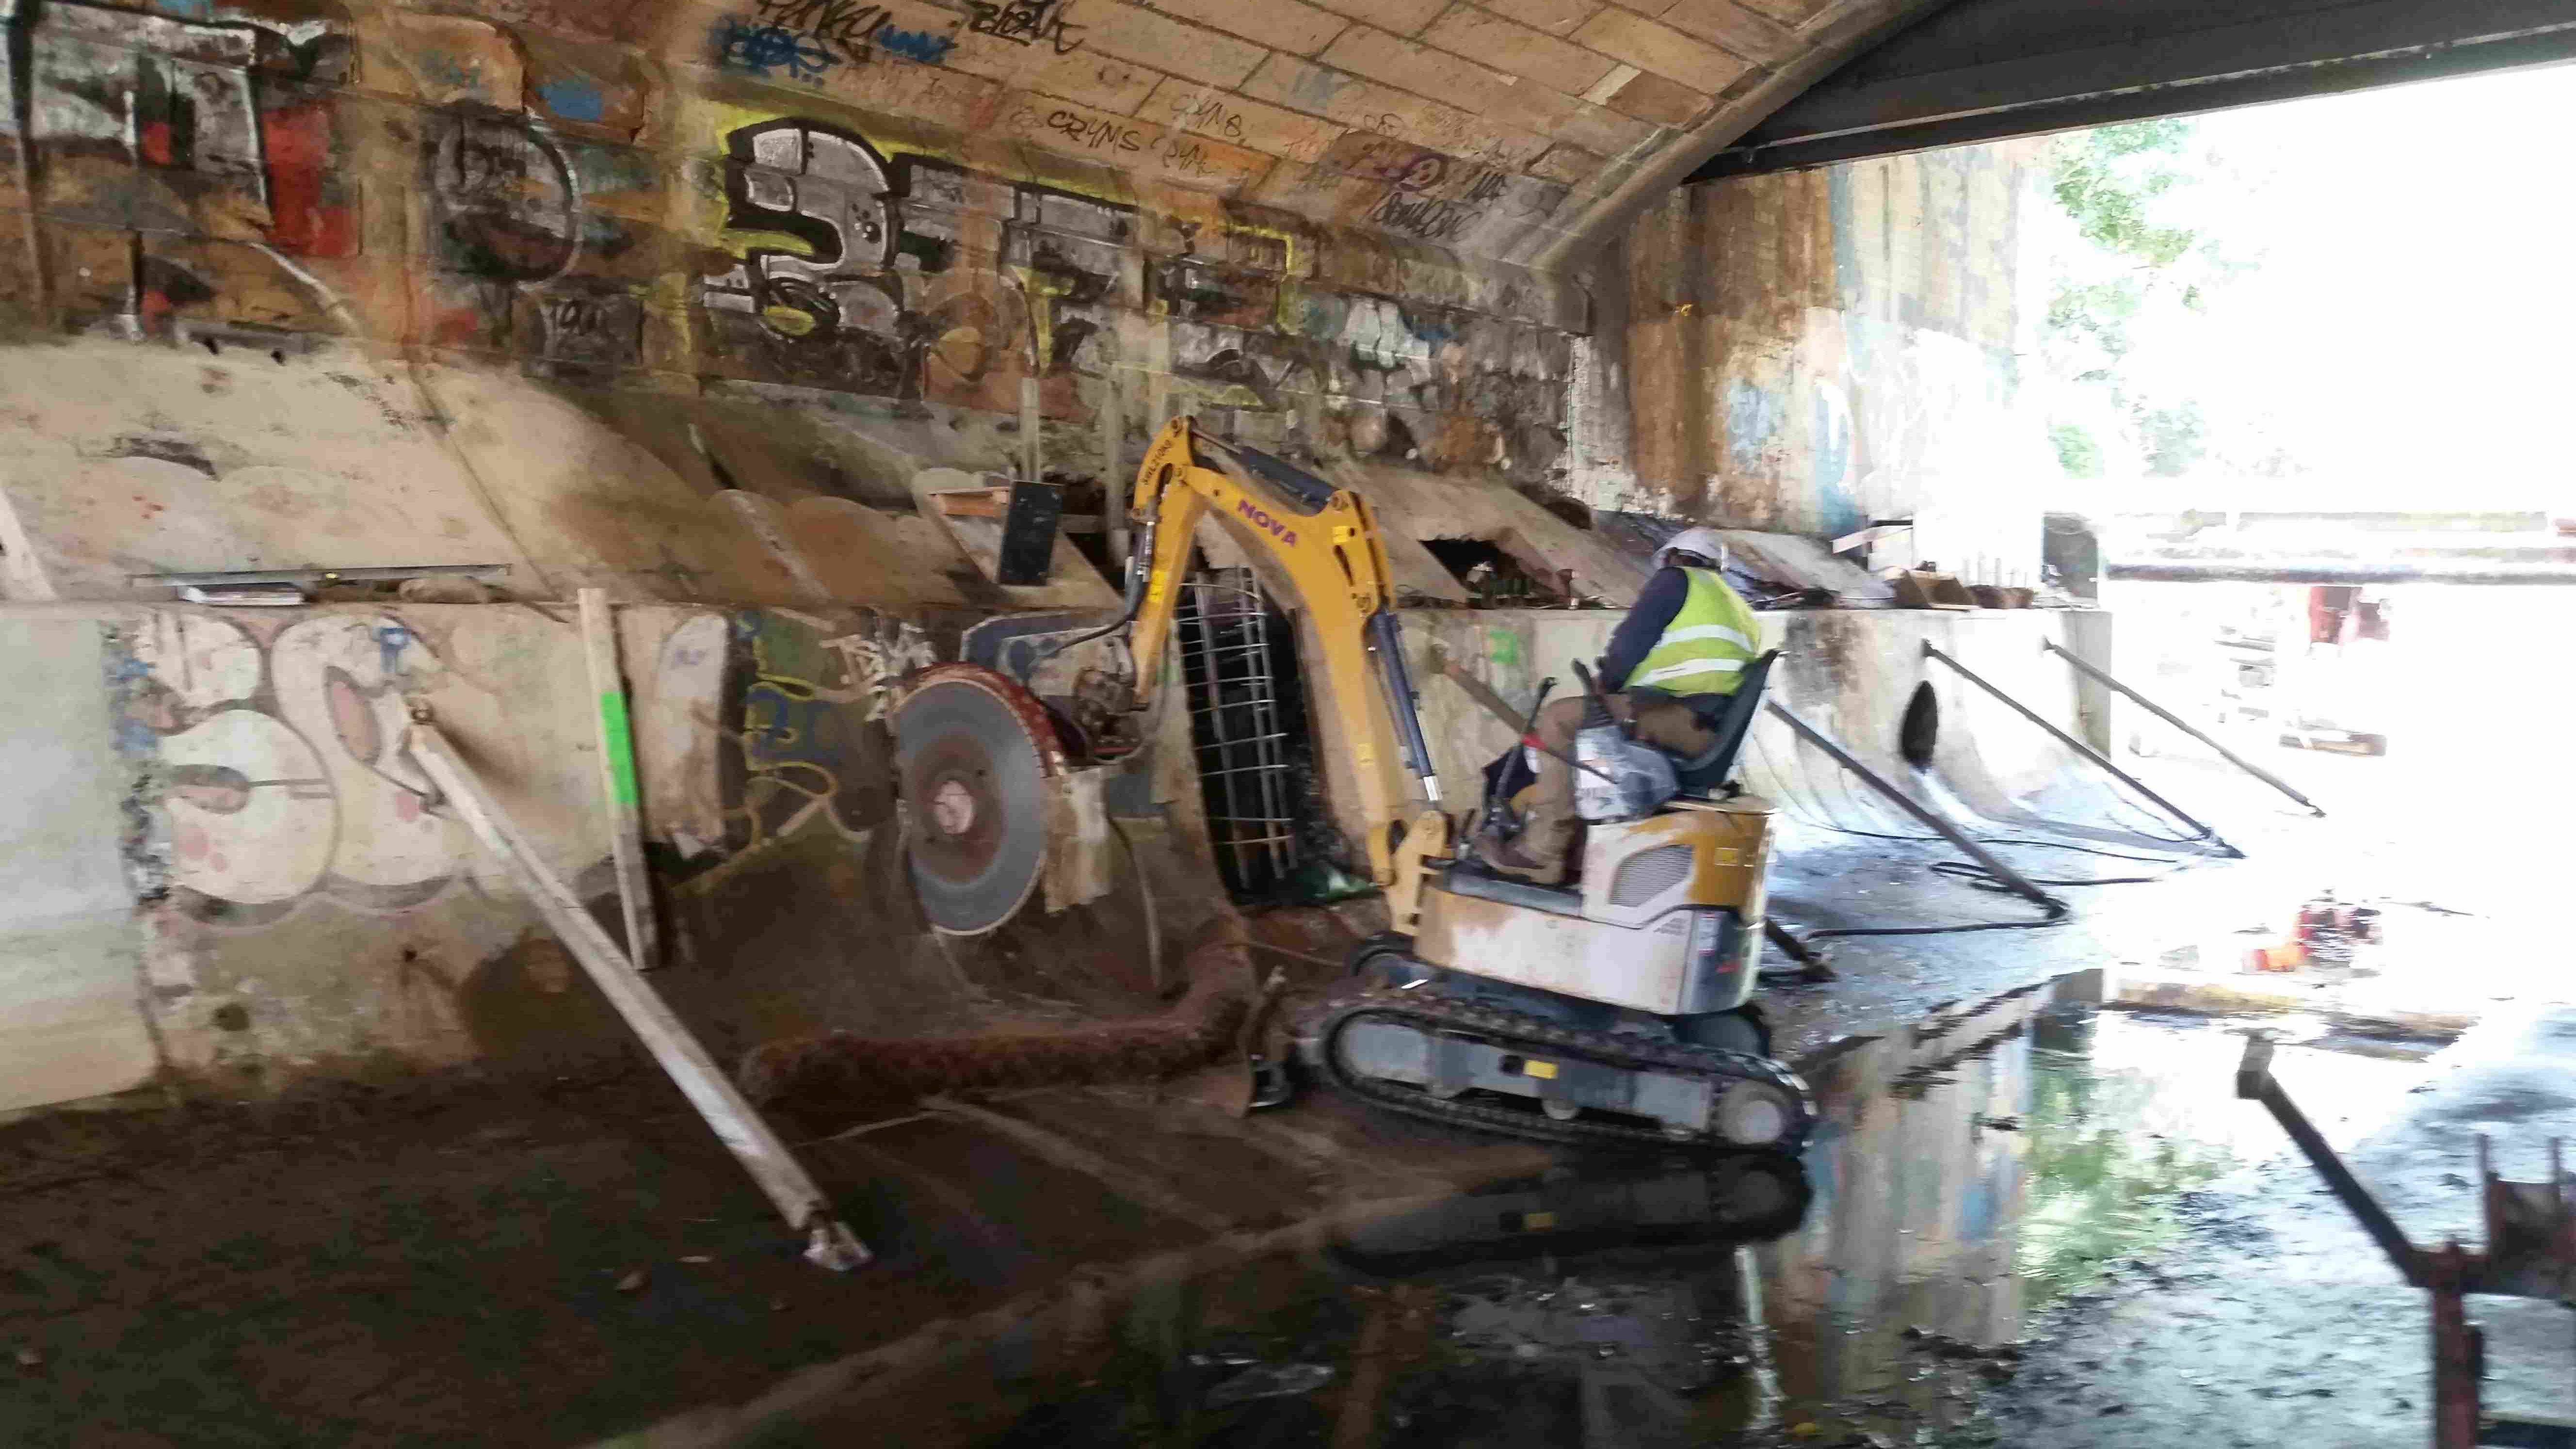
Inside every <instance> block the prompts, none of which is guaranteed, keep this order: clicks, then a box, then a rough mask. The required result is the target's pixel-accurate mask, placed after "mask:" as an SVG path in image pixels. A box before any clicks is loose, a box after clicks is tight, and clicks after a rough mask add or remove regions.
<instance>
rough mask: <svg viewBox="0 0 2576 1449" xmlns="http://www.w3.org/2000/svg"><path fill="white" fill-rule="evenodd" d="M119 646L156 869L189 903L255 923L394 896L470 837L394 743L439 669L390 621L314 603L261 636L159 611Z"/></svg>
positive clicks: (456, 867) (416, 895) (458, 851)
mask: <svg viewBox="0 0 2576 1449" xmlns="http://www.w3.org/2000/svg"><path fill="white" fill-rule="evenodd" d="M123 644H124V650H123V654H122V656H121V658H120V660H119V664H118V670H119V673H120V675H121V677H120V678H119V680H118V683H119V685H120V689H119V693H120V695H121V701H120V703H121V718H120V719H119V721H118V727H119V729H120V730H121V731H122V732H123V734H124V744H125V747H126V749H127V751H128V753H129V754H134V755H142V756H148V758H149V760H150V765H149V767H148V769H147V778H149V779H150V780H151V781H153V782H154V784H155V785H156V786H157V795H156V796H155V797H154V798H153V799H151V800H150V801H149V802H147V803H148V806H149V808H151V809H153V810H155V811H156V812H157V813H158V814H159V816H160V818H161V820H162V822H163V829H164V832H165V839H164V841H163V848H165V849H166V858H165V860H164V861H163V862H162V864H163V868H164V869H165V870H166V883H167V885H168V886H169V887H170V890H171V894H172V896H173V897H174V898H175V899H176V900H178V901H179V902H180V903H181V905H182V907H183V909H186V910H187V911H188V912H189V913H190V914H192V915H195V916H197V917H199V918H200V919H204V920H209V921H221V922H223V923H225V924H231V925H249V924H262V923H266V922H268V921H272V920H274V919H276V918H277V917H279V916H282V915H284V914H285V913H286V912H288V911H291V910H293V909H294V908H295V907H297V906H298V905H300V904H302V903H303V902H304V901H306V900H307V899H309V898H312V897H315V896H323V897H327V898H329V899H331V900H334V901H337V902H338V903H340V904H342V905H345V906H350V907H353V908H355V909H358V910H365V911H397V910H402V909H405V908H408V907H411V906H416V905H419V904H421V903H423V902H425V901H428V900H430V899H432V898H434V897H436V896H437V895H438V894H439V893H440V892H441V891H443V890H444V889H446V887H447V886H448V884H449V883H450V882H451V881H452V880H454V879H455V877H456V876H457V874H458V872H459V871H460V870H461V869H462V868H463V862H464V860H465V852H466V848H467V847H468V845H469V842H468V840H467V839H466V837H465V836H464V835H463V833H462V831H461V828H460V827H458V826H456V825H454V824H453V823H452V822H450V821H448V820H447V819H445V818H444V817H442V816H440V815H437V814H434V813H432V812H431V811H430V810H429V808H428V806H429V803H430V801H431V800H432V799H433V797H434V794H435V792H434V789H433V787H432V786H431V784H430V782H429V779H428V777H427V776H425V775H423V774H422V773H421V772H420V769H419V767H418V766H417V765H415V764H413V763H412V761H411V760H410V758H409V757H408V755H407V754H406V753H405V752H404V750H403V739H404V735H405V733H406V731H407V730H408V729H409V727H410V714H409V711H408V708H407V706H406V704H405V702H404V698H403V696H404V692H405V691H406V690H412V689H420V688H424V687H427V686H428V685H429V684H430V683H432V682H433V681H434V680H436V679H437V678H438V677H439V676H440V675H441V674H442V673H443V672H444V670H443V666H442V665H441V664H440V662H439V660H438V659H437V657H436V656H435V655H434V654H433V653H432V652H431V650H430V649H429V647H428V646H427V645H426V644H424V643H422V641H421V640H420V638H419V637H418V636H417V635H415V634H414V633H413V632H412V631H411V629H410V627H409V626H408V625H406V624H404V623H403V622H402V621H401V620H399V619H397V618H394V617H392V616H390V615H376V616H360V615H330V616H325V617H319V618H308V619H302V620H298V621H296V622H294V623H290V624H288V625H286V627H284V628H283V629H280V630H278V631H277V633H276V635H275V637H273V638H271V639H268V640H266V641H265V642H263V641H262V640H260V639H259V638H257V637H255V636H254V635H253V634H252V633H251V632H250V631H249V630H248V629H246V628H244V627H243V626H242V625H240V624H237V623H234V622H233V621H231V620H229V619H224V618H219V617H216V616H213V615H209V614H180V613H156V614H152V615H150V616H148V618H147V619H146V620H145V622H144V623H143V624H141V625H140V626H138V627H137V628H135V629H134V630H133V631H132V632H131V633H130V634H129V635H127V636H126V637H125V638H124V640H123Z"/></svg>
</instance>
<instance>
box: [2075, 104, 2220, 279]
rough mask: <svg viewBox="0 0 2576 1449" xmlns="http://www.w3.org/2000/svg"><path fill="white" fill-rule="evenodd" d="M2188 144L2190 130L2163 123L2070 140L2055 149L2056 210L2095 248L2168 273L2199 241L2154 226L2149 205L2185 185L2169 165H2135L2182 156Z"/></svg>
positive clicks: (2190, 235)
mask: <svg viewBox="0 0 2576 1449" xmlns="http://www.w3.org/2000/svg"><path fill="white" fill-rule="evenodd" d="M2190 136H2191V127H2190V124H2189V123H2188V122H2185V121H2182V120H2178V119H2174V118H2171V117H2168V118H2165V119H2162V120H2154V121H2132V122H2130V123H2129V124H2128V125H2125V126H2103V127H2100V128H2098V129H2096V130H2091V131H2079V132H2077V133H2076V134H2074V135H2072V136H2069V137H2067V138H2066V139H2065V140H2064V141H2062V142H2060V143H2059V144H2058V147H2057V154H2056V157H2055V162H2056V164H2055V166H2054V167H2053V168H2052V181H2053V184H2054V189H2055V191H2056V193H2057V204H2058V205H2060V206H2062V207H2064V208H2066V214H2067V215H2069V216H2071V217H2074V218H2075V225H2076V229H2077V230H2078V231H2079V232H2081V233H2082V234H2083V237H2084V239H2085V240H2086V241H2089V242H2091V243H2093V244H2094V245H2095V246H2098V247H2101V248H2103V249H2104V250H2106V251H2113V252H2118V253H2120V254H2122V255H2124V256H2131V257H2136V258H2137V259H2138V260H2140V261H2142V262H2144V263H2146V264H2147V265H2148V266H2150V267H2170V266H2172V265H2173V264H2174V263H2176V262H2178V261H2181V260H2182V259H2183V257H2184V255H2185V254H2187V253H2189V252H2190V251H2191V249H2192V245H2193V243H2195V242H2197V241H2199V240H2200V237H2199V235H2198V234H2197V233H2195V232H2193V231H2191V230H2190V229H2188V228H2185V227H2179V226H2158V225H2156V224H2155V223H2154V222H2153V221H2151V220H2149V219H2148V215H2147V212H2148V203H2149V202H2152V201H2153V200H2155V199H2156V198H2157V197H2159V196H2162V195H2164V194H2165V193H2166V192H2168V191H2171V190H2172V189H2173V188H2174V183H2176V182H2177V181H2180V180H2181V179H2182V178H2181V176H2180V174H2179V173H2177V172H2176V171H2175V170H2174V169H2173V168H2172V167H2171V166H2169V165H2166V164H2163V163H2161V162H2157V161H2153V160H2149V161H2146V162H2141V161H2140V160H2139V159H2138V158H2141V157H2147V158H2154V157H2160V156H2180V155H2181V154H2182V153H2183V148H2184V144H2185V143H2186V142H2187V141H2188V140H2189V139H2190Z"/></svg>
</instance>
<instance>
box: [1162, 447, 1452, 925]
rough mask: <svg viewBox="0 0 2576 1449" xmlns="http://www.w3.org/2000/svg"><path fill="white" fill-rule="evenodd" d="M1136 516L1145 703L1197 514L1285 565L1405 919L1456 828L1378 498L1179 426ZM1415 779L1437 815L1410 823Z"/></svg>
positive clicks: (1375, 860) (1384, 878)
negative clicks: (1425, 725)
mask: <svg viewBox="0 0 2576 1449" xmlns="http://www.w3.org/2000/svg"><path fill="white" fill-rule="evenodd" d="M1128 517H1129V519H1130V520H1131V522H1132V523H1133V525H1134V527H1135V529H1136V542H1135V549H1136V557H1135V560H1134V562H1133V563H1132V564H1131V565H1130V567H1131V568H1135V569H1139V570H1141V571H1142V573H1141V575H1140V576H1139V577H1137V578H1131V580H1130V591H1131V597H1133V595H1134V592H1135V590H1136V589H1137V588H1138V587H1139V586H1140V585H1141V589H1142V598H1141V601H1140V602H1139V603H1138V605H1137V607H1136V611H1135V616H1134V618H1135V630H1134V633H1133V635H1132V636H1131V643H1132V646H1133V649H1134V653H1135V658H1136V669H1137V674H1138V678H1137V681H1136V697H1137V698H1139V699H1144V698H1150V697H1151V695H1152V691H1153V686H1154V682H1155V677H1156V675H1157V674H1158V673H1159V672H1160V670H1161V668H1162V660H1163V643H1164V640H1165V639H1166V638H1167V637H1169V635H1170V633H1171V627H1172V611H1173V608H1174V606H1175V604H1176V603H1177V602H1178V592H1179V585H1180V581H1181V579H1182V576H1183V575H1184V574H1185V573H1186V572H1187V571H1188V569H1189V564H1190V549H1191V543H1192V535H1193V534H1194V533H1196V531H1197V528H1198V523H1199V520H1200V519H1202V518H1209V517H1213V518H1215V519H1217V520H1218V521H1219V522H1220V523H1221V524H1222V525H1223V526H1224V527H1225V529H1226V530H1227V532H1228V533H1230V534H1232V535H1233V536H1234V537H1235V538H1237V539H1239V540H1240V541H1242V543H1243V544H1244V545H1245V546H1246V547H1247V548H1248V549H1250V550H1252V551H1254V552H1257V553H1259V554H1261V555H1262V556H1263V557H1265V558H1267V559H1269V560H1270V561H1271V562H1272V563H1274V564H1276V565H1277V567H1278V572H1279V573H1281V574H1284V575H1285V576H1286V577H1287V579H1288V582H1289V583H1290V585H1291V586H1292V587H1293V588H1294V589H1295V591H1296V594H1297V598H1296V600H1295V603H1296V604H1297V606H1298V607H1300V608H1302V609H1303V610H1304V611H1305V613H1306V618H1307V622H1308V623H1309V624H1310V625H1311V626H1312V628H1313V637H1314V638H1315V640H1316V642H1317V645H1318V647H1319V648H1320V650H1321V651H1322V655H1323V658H1322V659H1321V661H1320V663H1321V664H1322V666H1323V668H1322V677H1321V678H1320V679H1318V680H1316V681H1315V683H1316V685H1317V687H1316V688H1314V689H1312V690H1310V694H1311V696H1312V697H1313V700H1314V703H1315V706H1316V712H1317V715H1318V719H1317V721H1316V723H1317V725H1318V727H1319V729H1320V730H1321V731H1323V732H1324V733H1326V734H1327V736H1328V737H1329V738H1330V739H1332V740H1337V741H1339V742H1340V744H1341V746H1342V748H1343V749H1344V750H1345V751H1346V752H1347V753H1346V758H1347V761H1348V763H1349V766H1350V772H1351V775H1352V776H1353V778H1354V779H1355V781H1356V786H1357V791H1358V798H1357V800H1356V802H1355V803H1356V804H1357V806H1358V809H1359V813H1360V814H1361V815H1362V816H1363V817H1364V818H1365V820H1366V822H1367V841H1366V846H1367V850H1368V869H1369V875H1370V878H1371V879H1372V880H1374V881H1375V882H1376V883H1377V884H1379V885H1381V886H1390V887H1396V888H1397V889H1396V897H1397V899H1396V906H1397V911H1398V914H1399V915H1400V916H1406V917H1409V916H1410V914H1411V907H1412V904H1413V896H1414V887H1415V885H1416V884H1417V883H1418V878H1419V873H1420V872H1419V864H1420V861H1421V860H1422V858H1423V857H1424V856H1426V855H1437V854H1439V853H1441V852H1442V851H1443V850H1444V849H1445V848H1446V846H1447V843H1448V822H1447V817H1445V816H1443V815H1442V814H1441V813H1440V809H1439V807H1440V779H1439V776H1438V774H1437V773H1436V772H1435V771H1434V770H1433V768H1432V763H1431V749H1430V746H1429V744H1428V742H1426V741H1425V740H1424V739H1423V737H1422V724H1421V721H1420V719H1419V717H1418V716H1417V715H1416V713H1415V706H1414V695H1413V685H1412V682H1411V678H1410V675H1409V673H1408V671H1407V669H1406V666H1405V662H1404V652H1403V642H1402V636H1401V630H1400V626H1399V624H1398V623H1397V620H1396V613H1395V588H1394V583H1393V581H1392V578H1391V576H1390V574H1389V571H1388V568H1387V563H1386V545H1385V543H1384V542H1383V541H1382V539H1381V537H1380V535H1379V533H1378V527H1377V517H1376V515H1375V514H1374V513H1373V512H1371V511H1370V509H1369V505H1368V500H1367V499H1364V498H1362V497H1360V496H1359V495H1358V494H1356V493H1353V492H1351V491H1350V490H1349V489H1347V488H1335V487H1334V486H1333V485H1331V484H1330V483H1327V482H1325V481H1324V480H1323V479H1320V478H1317V477H1315V476H1314V475H1312V474H1310V473H1306V472H1304V471H1303V470H1301V469H1298V468H1296V467H1294V466H1292V465H1290V464H1288V463H1285V462H1283V461H1281V460H1279V459H1277V458H1273V457H1271V456H1269V455H1268V454H1266V453H1260V452H1256V451H1254V450H1251V449H1248V448H1236V447H1233V446H1230V445H1228V444H1225V443H1222V442H1220V441H1218V440H1216V439H1213V438H1208V437H1204V436H1201V435H1200V434H1199V433H1198V432H1197V430H1196V429H1195V428H1193V427H1192V425H1191V420H1190V419H1189V418H1187V417H1179V418H1174V419H1173V420H1172V421H1171V422H1170V423H1168V424H1166V425H1165V426H1164V428H1163V430H1162V432H1161V433H1159V434H1158V435H1156V437H1155V439H1154V444H1153V446H1152V447H1151V448H1149V449H1147V450H1146V453H1145V461H1144V464H1143V466H1141V467H1139V468H1138V469H1137V470H1136V489H1135V493H1134V496H1133V497H1132V498H1131V499H1130V500H1129V504H1128ZM1408 776H1410V777H1411V778H1410V779H1408V778H1407V777H1408ZM1417 783H1418V784H1419V787H1420V789H1421V791H1422V793H1423V795H1424V796H1425V797H1426V798H1427V799H1428V801H1429V803H1430V809H1429V810H1427V811H1425V812H1423V813H1422V814H1421V815H1419V816H1418V817H1415V818H1412V819H1410V820H1408V819H1407V817H1408V815H1409V814H1410V813H1411V808H1412V806H1411V795H1412V790H1413V787H1414V786H1415V785H1416V784H1417ZM1399 826H1401V827H1403V828H1402V829H1401V830H1400V831H1399V830H1398V829H1397V827H1399ZM1399 834H1400V835H1401V837H1402V846H1401V849H1399V848H1398V847H1397V844H1396V839H1395V838H1396V837H1397V836H1398V835H1399ZM1400 875H1401V876H1402V877H1404V878H1403V879H1402V880H1401V881H1399V876H1400Z"/></svg>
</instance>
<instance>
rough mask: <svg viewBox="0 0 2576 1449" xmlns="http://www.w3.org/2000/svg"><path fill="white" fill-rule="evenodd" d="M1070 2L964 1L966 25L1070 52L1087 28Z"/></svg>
mask: <svg viewBox="0 0 2576 1449" xmlns="http://www.w3.org/2000/svg"><path fill="white" fill-rule="evenodd" d="M795 3H800V4H814V3H821V0H795ZM1072 3H1073V0H999V3H987V0H966V8H967V10H968V12H969V14H970V16H971V18H970V19H968V20H967V22H966V28H967V29H969V30H971V31H974V32H975V33H976V34H977V35H989V36H992V37H993V38H994V39H996V40H1008V41H1012V42H1014V43H1016V44H1019V45H1035V44H1037V43H1038V42H1039V41H1041V40H1043V41H1046V42H1048V43H1050V44H1052V45H1053V46H1054V47H1055V53H1056V54H1058V55H1070V54H1072V53H1073V52H1074V51H1076V50H1079V49H1081V48H1082V42H1081V41H1079V40H1076V39H1074V38H1073V36H1074V33H1075V32H1076V31H1080V30H1085V29H1088V28H1089V27H1087V26H1081V25H1073V24H1068V23H1067V21H1066V19H1065V12H1066V11H1067V10H1068V9H1070V8H1071V7H1072Z"/></svg>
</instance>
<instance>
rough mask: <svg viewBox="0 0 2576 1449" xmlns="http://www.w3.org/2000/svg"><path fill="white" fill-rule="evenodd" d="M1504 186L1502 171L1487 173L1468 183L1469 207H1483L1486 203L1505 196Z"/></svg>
mask: <svg viewBox="0 0 2576 1449" xmlns="http://www.w3.org/2000/svg"><path fill="white" fill-rule="evenodd" d="M1503 185H1504V182H1503V173H1501V172H1500V171H1487V172H1485V173H1484V174H1483V175H1481V176H1479V177H1477V178H1476V179H1475V180H1473V181H1471V182H1468V183H1467V197H1466V200H1467V204H1468V205H1469V206H1481V205H1483V204H1484V203H1486V202H1488V201H1491V200H1493V199H1494V198H1495V197H1497V196H1500V195H1502V194H1503Z"/></svg>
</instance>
